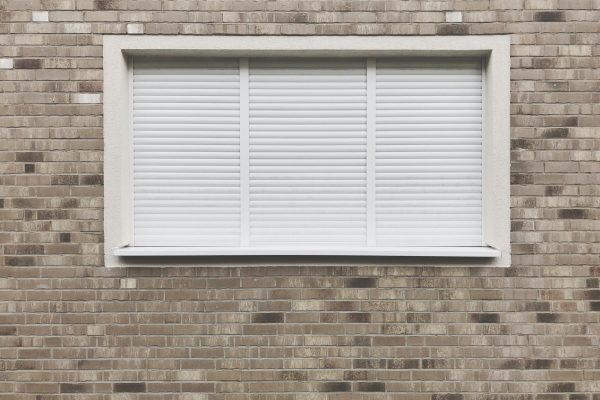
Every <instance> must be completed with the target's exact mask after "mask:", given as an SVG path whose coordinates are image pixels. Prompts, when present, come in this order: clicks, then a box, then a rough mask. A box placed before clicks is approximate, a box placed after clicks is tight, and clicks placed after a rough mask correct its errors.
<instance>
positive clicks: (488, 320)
mask: <svg viewBox="0 0 600 400" xmlns="http://www.w3.org/2000/svg"><path fill="white" fill-rule="evenodd" d="M470 317H471V321H472V322H478V323H481V324H497V323H498V322H500V316H499V315H498V314H492V313H480V314H471V315H470Z"/></svg>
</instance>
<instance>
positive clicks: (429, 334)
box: [0, 0, 600, 400]
mask: <svg viewBox="0 0 600 400" xmlns="http://www.w3.org/2000/svg"><path fill="white" fill-rule="evenodd" d="M599 10H600V1H598V0H484V1H452V0H447V1H415V0H401V1H323V2H319V1H299V0H296V1H292V0H288V1H228V0H227V1H192V0H173V1H160V0H0V21H2V23H1V24H0V40H1V47H0V98H1V99H2V102H1V106H0V111H1V114H0V127H1V129H0V132H1V137H2V140H1V141H0V146H1V149H2V151H1V152H0V156H1V160H2V164H1V165H0V168H1V171H2V175H1V177H0V179H1V183H2V186H1V187H0V190H1V200H0V207H1V208H0V215H1V218H0V220H1V229H0V239H1V240H0V242H1V243H3V245H2V253H1V255H0V264H1V266H0V276H1V280H0V399H15V398H18V399H32V400H33V399H35V400H46V399H58V398H60V399H69V398H72V399H109V398H110V399H112V398H115V399H138V398H139V399H206V400H213V399H214V400H217V399H219V400H221V399H223V400H225V399H256V400H259V399H260V400H263V399H284V400H285V399H311V400H312V399H335V400H337V399H399V398H402V399H417V400H471V399H486V400H500V399H502V400H504V399H521V400H530V399H531V400H542V399H543V400H554V399H557V400H567V399H568V400H599V399H600V350H599V345H600V323H599V315H600V289H599V276H600V260H599V250H600V245H599V243H600V240H599V239H600V231H599V229H600V222H599V219H600V218H599V216H600V212H599V210H598V206H599V204H600V197H599V195H600V153H599V150H600V130H599V126H600V104H599V100H600V93H599V92H600V68H599V67H600V57H599V56H600V46H599V43H600V23H599V22H598V21H600V11H599ZM125 33H130V34H141V33H146V34H169V35H171V34H182V35H192V34H199V35H207V34H261V35H262V34H273V35H277V34H283V35H287V34H296V35H310V34H322V35H345V34H360V35H362V34H369V35H380V34H388V35H433V34H440V35H447V34H467V35H468V34H503V33H509V34H511V38H512V43H513V45H512V71H511V79H512V107H511V110H512V187H511V195H512V197H511V199H512V231H513V232H512V243H513V245H512V246H513V267H511V268H509V269H484V268H467V267H460V266H457V267H454V268H445V269H444V268H436V267H435V266H431V267H415V266H410V265H402V264H382V265H372V264H371V265H366V266H361V267H356V266H346V267H344V266H304V267H294V266H284V265H282V266H272V267H265V266H260V265H253V266H248V267H235V266H231V265H221V266H219V265H212V266H207V267H202V268H190V267H186V266H185V265H180V264H178V263H177V262H174V264H175V265H173V266H171V267H169V268H162V269H159V268H155V269H153V268H144V267H139V268H129V269H110V270H108V269H106V268H104V267H103V265H102V264H103V260H102V252H103V250H102V191H103V188H102V146H103V144H102V86H103V82H102V58H101V57H102V38H103V35H109V34H125ZM105 84H106V83H105ZM16 393H18V395H15V394H16Z"/></svg>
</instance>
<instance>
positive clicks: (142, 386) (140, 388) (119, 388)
mask: <svg viewBox="0 0 600 400" xmlns="http://www.w3.org/2000/svg"><path fill="white" fill-rule="evenodd" d="M145 391H146V383H145V382H118V383H114V384H113V392H115V393H142V392H145Z"/></svg>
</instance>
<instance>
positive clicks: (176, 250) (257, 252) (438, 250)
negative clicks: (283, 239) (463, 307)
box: [113, 246, 500, 258]
mask: <svg viewBox="0 0 600 400" xmlns="http://www.w3.org/2000/svg"><path fill="white" fill-rule="evenodd" d="M113 254H114V255H116V256H127V257H144V256H223V255H227V256H313V255H317V256H376V257H380V256H387V257H476V258H477V257H478V258H490V257H499V256H500V251H499V250H497V249H494V248H492V247H487V246H486V247H397V248H396V247H390V248H386V247H383V248H378V249H369V248H366V247H365V248H356V247H305V248H302V247H301V248H272V247H265V248H260V247H258V248H257V247H253V248H239V247H235V248H229V249H227V252H226V254H224V252H223V248H222V247H144V246H137V247H120V248H117V249H114V250H113Z"/></svg>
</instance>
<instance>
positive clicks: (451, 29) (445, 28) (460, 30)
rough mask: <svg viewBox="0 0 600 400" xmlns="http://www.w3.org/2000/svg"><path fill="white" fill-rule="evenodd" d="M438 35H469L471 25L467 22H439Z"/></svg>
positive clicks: (437, 26)
mask: <svg viewBox="0 0 600 400" xmlns="http://www.w3.org/2000/svg"><path fill="white" fill-rule="evenodd" d="M436 33H437V34H438V35H467V34H468V33H469V26H468V25H466V24H439V25H436Z"/></svg>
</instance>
